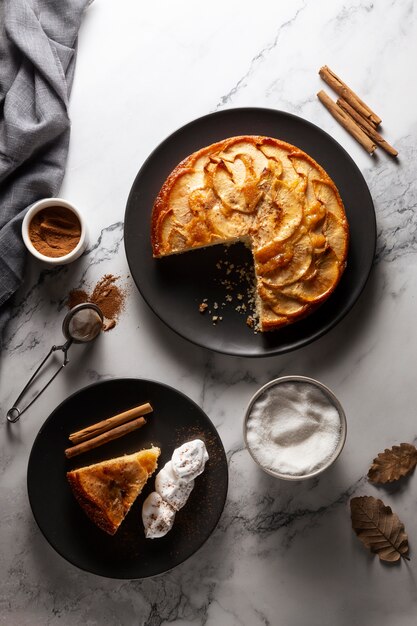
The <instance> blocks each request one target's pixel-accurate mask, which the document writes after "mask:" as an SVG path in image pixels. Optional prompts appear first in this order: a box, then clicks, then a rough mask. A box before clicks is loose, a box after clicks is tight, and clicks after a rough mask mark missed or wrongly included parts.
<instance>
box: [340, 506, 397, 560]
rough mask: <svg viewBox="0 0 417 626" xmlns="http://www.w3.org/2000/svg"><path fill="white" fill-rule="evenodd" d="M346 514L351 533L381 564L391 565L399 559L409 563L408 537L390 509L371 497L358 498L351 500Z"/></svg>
mask: <svg viewBox="0 0 417 626" xmlns="http://www.w3.org/2000/svg"><path fill="white" fill-rule="evenodd" d="M350 512H351V518H352V528H353V530H354V531H355V533H356V534H357V536H358V537H359V539H360V540H361V541H362V543H363V544H364V545H365V546H366V547H367V548H369V550H371V552H375V553H376V554H377V555H378V556H379V558H380V560H381V561H389V562H390V563H394V562H395V561H399V559H400V558H401V557H403V558H404V559H407V560H409V557H408V556H407V554H408V535H407V533H406V532H405V529H404V524H403V523H402V522H401V521H400V520H399V518H398V516H397V515H396V514H395V513H393V512H392V510H391V507H389V506H385V504H384V503H383V502H382V500H377V499H376V498H373V497H372V496H361V497H358V498H352V500H351V501H350Z"/></svg>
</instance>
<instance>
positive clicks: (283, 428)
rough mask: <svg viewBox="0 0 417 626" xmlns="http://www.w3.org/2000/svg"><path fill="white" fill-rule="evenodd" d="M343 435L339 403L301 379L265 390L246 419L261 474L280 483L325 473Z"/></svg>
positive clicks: (284, 380)
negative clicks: (263, 471)
mask: <svg viewBox="0 0 417 626" xmlns="http://www.w3.org/2000/svg"><path fill="white" fill-rule="evenodd" d="M345 435H346V423H345V416H344V413H343V409H342V407H341V406H340V405H339V403H338V401H337V400H336V398H334V396H333V394H332V393H331V392H330V391H329V390H327V389H326V388H325V387H324V386H322V385H321V384H320V383H316V382H315V381H310V380H309V379H305V378H302V377H294V378H291V379H290V380H289V379H285V378H284V379H283V380H282V382H281V381H279V380H278V381H276V382H275V381H273V383H272V384H270V385H266V386H265V387H264V388H263V389H261V390H260V392H258V395H257V396H255V398H254V400H253V401H252V403H251V405H250V407H249V411H248V415H247V419H246V443H247V446H248V449H249V451H250V453H251V454H252V456H253V457H254V459H255V460H256V461H257V462H258V463H259V465H260V466H261V467H262V468H263V469H265V470H266V471H269V472H271V473H273V474H278V475H279V476H280V477H282V478H284V477H288V478H297V477H300V478H302V477H306V476H308V475H311V474H314V473H316V472H318V471H321V470H322V469H324V468H325V467H327V466H328V465H329V464H330V463H331V462H332V461H333V460H334V459H335V458H336V457H337V455H338V453H339V452H340V450H341V448H342V447H343V443H344V438H345Z"/></svg>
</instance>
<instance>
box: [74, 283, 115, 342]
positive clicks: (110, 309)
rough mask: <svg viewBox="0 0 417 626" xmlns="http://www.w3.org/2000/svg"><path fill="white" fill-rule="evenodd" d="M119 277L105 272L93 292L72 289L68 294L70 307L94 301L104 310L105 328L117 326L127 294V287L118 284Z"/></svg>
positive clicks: (109, 328) (105, 329)
mask: <svg viewBox="0 0 417 626" xmlns="http://www.w3.org/2000/svg"><path fill="white" fill-rule="evenodd" d="M119 279H120V276H113V274H105V275H104V276H103V277H102V278H100V280H99V281H98V282H97V283H96V285H95V286H94V288H93V289H92V291H91V293H88V292H87V291H85V290H84V289H72V291H70V293H69V295H68V300H67V306H68V308H69V309H72V307H74V306H76V305H77V304H82V303H83V302H93V303H94V304H96V305H97V306H98V307H100V309H101V311H102V312H103V315H104V325H103V330H104V331H107V330H111V329H112V328H114V327H115V326H116V323H117V321H118V318H119V315H120V313H121V312H122V311H123V309H124V305H125V301H126V295H127V293H126V289H124V288H122V287H120V285H118V284H117V281H118V280H119Z"/></svg>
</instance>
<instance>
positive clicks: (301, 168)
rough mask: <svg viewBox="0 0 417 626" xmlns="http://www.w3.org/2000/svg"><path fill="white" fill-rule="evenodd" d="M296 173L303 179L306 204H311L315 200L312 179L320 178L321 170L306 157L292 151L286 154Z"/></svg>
mask: <svg viewBox="0 0 417 626" xmlns="http://www.w3.org/2000/svg"><path fill="white" fill-rule="evenodd" d="M288 158H289V160H290V161H291V163H292V166H293V167H294V169H295V171H296V172H297V174H298V175H299V176H300V177H301V178H302V179H303V181H304V189H305V193H306V197H307V205H308V206H309V205H311V204H313V203H314V201H315V200H316V196H315V194H314V188H313V184H312V179H314V178H315V179H320V178H321V175H322V174H321V172H320V170H319V169H318V167H317V166H316V165H315V164H314V163H313V162H312V161H311V160H310V159H309V158H308V157H307V155H303V154H302V153H300V152H295V153H292V154H290V155H289V156H288Z"/></svg>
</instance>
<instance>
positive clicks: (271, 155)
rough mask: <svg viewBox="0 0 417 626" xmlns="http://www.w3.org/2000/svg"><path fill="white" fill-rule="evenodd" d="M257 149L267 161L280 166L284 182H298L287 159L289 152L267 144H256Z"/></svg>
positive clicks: (296, 175) (295, 173)
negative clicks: (273, 161) (269, 160)
mask: <svg viewBox="0 0 417 626" xmlns="http://www.w3.org/2000/svg"><path fill="white" fill-rule="evenodd" d="M258 147H259V150H260V151H261V152H262V153H263V154H264V155H265V156H266V157H267V158H268V159H274V160H275V161H277V163H280V164H281V167H282V172H283V178H285V180H286V181H288V182H292V181H296V180H298V174H297V172H296V171H295V169H294V167H293V165H292V163H291V161H290V160H289V158H288V156H289V154H290V151H289V150H286V149H285V148H281V147H279V146H277V145H275V144H272V143H267V142H264V143H262V144H258Z"/></svg>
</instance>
